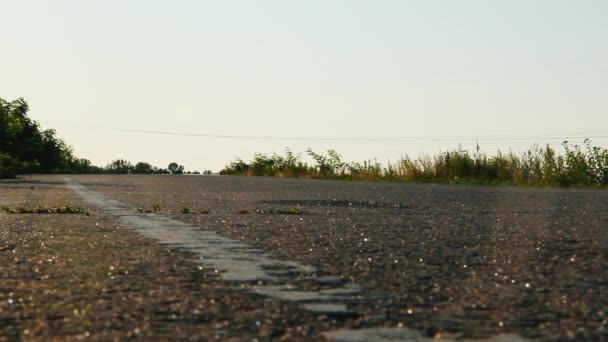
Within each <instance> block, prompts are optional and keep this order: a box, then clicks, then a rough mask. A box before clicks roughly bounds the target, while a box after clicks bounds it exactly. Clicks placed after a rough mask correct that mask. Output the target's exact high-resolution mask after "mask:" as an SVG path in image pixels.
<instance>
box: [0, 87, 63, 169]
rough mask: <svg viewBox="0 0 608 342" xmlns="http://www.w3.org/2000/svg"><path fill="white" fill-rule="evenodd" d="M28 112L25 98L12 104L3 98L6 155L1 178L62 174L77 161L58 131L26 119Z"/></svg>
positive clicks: (0, 113) (0, 127)
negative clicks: (58, 135) (20, 175)
mask: <svg viewBox="0 0 608 342" xmlns="http://www.w3.org/2000/svg"><path fill="white" fill-rule="evenodd" d="M28 111H29V106H28V104H27V102H26V101H25V100H24V99H23V98H19V99H17V100H14V101H12V102H8V101H6V100H4V99H1V98H0V154H2V155H3V157H2V160H1V161H0V163H1V165H0V169H1V170H0V177H14V176H15V174H17V173H20V172H21V173H33V172H40V173H52V172H60V171H63V170H67V169H68V168H69V165H70V161H72V160H73V159H74V157H73V156H72V151H71V150H70V148H68V147H67V145H66V144H65V143H64V141H63V140H61V139H59V138H57V136H56V132H55V131H54V130H52V129H48V130H42V129H41V128H40V126H39V124H38V123H37V122H36V121H33V120H31V119H30V118H29V117H28V116H27V112H28ZM7 156H8V157H7ZM9 159H10V160H9Z"/></svg>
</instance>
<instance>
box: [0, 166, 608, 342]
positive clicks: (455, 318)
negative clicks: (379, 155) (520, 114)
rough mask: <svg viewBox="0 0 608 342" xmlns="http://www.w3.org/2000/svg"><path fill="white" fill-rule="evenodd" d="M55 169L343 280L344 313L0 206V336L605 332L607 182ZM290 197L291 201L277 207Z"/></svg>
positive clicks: (85, 223) (19, 198)
mask: <svg viewBox="0 0 608 342" xmlns="http://www.w3.org/2000/svg"><path fill="white" fill-rule="evenodd" d="M72 178H73V179H74V180H75V181H77V182H79V183H80V184H82V185H84V186H86V187H87V188H88V189H90V190H93V191H96V192H99V193H102V194H104V195H106V196H108V197H110V198H113V199H116V200H118V201H120V202H122V203H125V204H128V205H131V206H133V207H134V208H141V210H143V211H145V210H151V211H153V210H154V209H156V211H157V213H158V214H159V215H164V216H167V217H171V218H173V219H176V220H180V221H183V222H187V223H191V224H194V225H197V226H200V228H201V229H203V230H211V231H216V232H218V233H219V234H221V235H223V236H226V237H229V238H231V239H235V240H241V241H243V242H245V243H247V244H250V245H253V246H256V247H259V248H260V249H262V250H264V251H266V252H267V253H269V254H272V255H274V256H276V257H279V258H281V259H284V260H291V261H298V262H301V263H304V264H309V265H314V266H317V267H318V268H319V270H320V271H319V275H320V276H325V277H326V279H328V282H332V281H336V279H341V280H342V281H344V282H348V283H356V284H359V285H360V286H362V287H363V289H364V291H363V293H362V294H361V296H360V300H359V301H358V302H356V303H354V304H353V309H354V311H355V312H356V313H357V314H356V315H353V316H349V317H338V318H336V317H328V316H327V315H316V314H314V313H310V312H307V311H305V310H302V309H301V308H299V307H298V306H297V305H295V304H293V303H289V302H281V301H278V300H275V299H268V298H265V297H260V296H254V295H251V294H247V293H244V292H243V291H238V289H235V285H234V284H226V283H225V282H223V281H221V280H219V279H218V277H217V275H215V274H212V273H210V270H208V269H204V268H203V269H199V265H197V264H195V263H193V262H192V258H191V256H190V255H189V254H188V253H186V252H183V251H179V250H171V249H167V248H163V247H162V246H159V245H157V244H156V243H154V242H153V241H150V240H145V239H143V238H141V237H139V236H138V235H136V234H135V233H133V232H129V231H127V230H125V229H116V227H115V226H114V224H113V221H112V218H110V217H106V216H103V215H100V213H99V212H97V211H96V210H95V209H94V208H89V212H90V215H89V216H86V215H60V214H0V224H1V226H0V229H1V230H0V234H1V235H0V239H1V240H0V260H1V263H2V264H1V265H2V268H1V271H0V272H1V273H0V274H1V275H2V277H1V281H2V284H1V285H0V326H1V327H2V330H1V333H0V335H2V336H4V337H5V338H8V339H10V338H13V337H18V336H24V334H25V333H26V332H27V333H28V334H33V336H38V337H43V338H44V337H45V336H46V337H48V336H60V337H65V336H73V337H78V336H84V334H86V333H89V334H90V335H92V336H97V337H100V338H105V337H106V336H111V337H117V338H122V337H125V336H130V335H136V334H140V335H142V336H156V337H161V338H162V337H165V338H184V339H185V338H187V337H191V338H193V339H197V338H202V339H207V338H215V337H216V336H217V338H220V339H228V338H235V339H250V338H252V337H256V338H260V339H262V340H264V339H286V340H290V339H295V338H303V339H311V340H319V339H320V338H321V335H320V334H321V333H323V332H326V331H330V330H335V329H338V328H357V329H362V328H366V329H367V328H383V327H398V326H403V327H408V328H412V329H415V330H417V331H420V332H421V334H422V335H423V336H444V337H445V336H449V337H453V338H468V339H475V338H488V337H491V336H496V335H499V334H517V335H520V336H523V337H526V338H538V339H542V340H581V339H585V340H602V339H607V338H608V321H607V319H608V317H606V315H608V291H607V287H608V259H607V258H606V257H607V255H606V254H607V253H608V249H607V248H606V246H608V241H607V240H608V235H607V234H606V228H608V227H607V226H608V192H607V191H597V190H572V189H542V188H513V187H484V186H462V185H460V186H448V185H433V184H423V185H420V184H392V183H367V182H352V183H351V182H331V181H315V180H293V179H271V178H245V177H221V176H131V175H129V176H74V177H72ZM30 187H33V188H34V189H30ZM0 194H1V195H0V205H4V204H8V205H22V204H24V203H25V204H27V205H36V204H37V203H39V205H40V206H44V207H49V206H61V205H63V203H64V202H69V203H70V204H71V205H74V206H83V204H82V203H80V202H79V200H77V199H76V198H75V197H74V195H73V194H71V193H69V192H67V193H66V189H65V187H64V186H63V177H32V178H26V179H25V181H23V180H22V181H20V182H2V183H0ZM155 207H156V208H155ZM296 208H297V209H299V210H301V214H287V212H290V211H292V212H293V213H297V211H296V210H294V209H296ZM278 212H284V213H278ZM43 242H44V243H45V245H44V246H42V245H41V244H42V243H43ZM53 257H55V259H53ZM48 260H51V261H48ZM110 267H115V268H114V269H110ZM36 268H37V269H38V271H37V272H35V271H34V270H35V269H36ZM125 272H128V274H127V273H125ZM45 277H46V278H45ZM298 283H299V284H300V285H301V286H304V287H306V286H307V285H306V284H305V281H302V280H298ZM302 284H303V285H302ZM308 286H310V287H315V286H318V284H310V285H308ZM9 299H10V300H12V303H9ZM77 313H79V314H77ZM258 323H259V325H258ZM30 336H32V335H30Z"/></svg>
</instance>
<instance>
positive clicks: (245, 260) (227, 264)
mask: <svg viewBox="0 0 608 342" xmlns="http://www.w3.org/2000/svg"><path fill="white" fill-rule="evenodd" d="M65 182H66V186H67V187H68V188H69V189H70V190H72V191H74V192H75V193H76V194H77V195H78V196H79V197H80V198H81V199H82V200H83V201H84V202H86V203H87V204H89V205H92V206H95V207H97V208H99V209H100V210H101V211H102V212H104V213H105V214H108V215H110V216H112V217H114V218H115V219H116V220H118V222H120V223H121V224H123V225H125V226H126V227H127V228H128V229H130V230H133V231H136V232H138V233H139V234H141V235H142V236H144V237H147V238H152V239H155V240H157V241H158V242H159V243H160V244H166V245H169V246H171V247H175V248H182V249H185V250H187V251H189V252H191V253H193V254H194V255H196V257H197V258H196V262H197V263H200V264H202V265H204V266H207V267H210V268H213V269H214V270H217V271H218V274H219V275H220V276H221V277H222V278H223V279H224V280H226V281H229V282H237V283H243V282H247V283H255V282H257V281H260V280H261V281H266V282H271V283H273V285H254V286H253V287H252V288H251V290H250V291H251V292H252V293H255V294H258V295H262V296H267V297H273V298H277V299H280V300H284V301H291V302H298V303H300V307H301V308H302V309H304V310H307V311H310V312H314V313H325V314H328V315H344V316H351V315H356V312H355V311H354V310H353V309H352V308H350V307H349V305H348V302H351V301H354V300H356V299H357V297H358V296H361V295H363V292H364V289H363V288H362V287H360V286H359V285H357V284H353V283H350V284H346V285H345V286H343V287H332V288H329V289H328V288H324V289H321V290H318V291H303V290H301V289H299V288H297V287H294V286H293V285H287V283H288V282H289V281H290V280H295V279H297V278H298V277H303V276H304V277H306V279H308V280H312V281H314V282H316V283H318V284H324V285H326V287H327V286H337V285H340V284H341V283H342V280H341V279H340V278H336V277H317V276H316V272H317V268H316V267H314V266H310V265H305V264H301V263H298V262H294V261H284V260H278V259H275V258H273V257H272V256H270V255H269V254H266V253H264V252H263V251H261V250H259V249H257V248H255V247H253V246H250V245H247V244H245V243H242V242H240V241H236V240H232V239H229V238H226V237H223V236H221V235H219V234H217V233H215V232H211V231H204V230H201V229H200V228H199V227H197V226H194V225H191V224H186V223H183V222H181V221H177V220H173V219H169V218H166V217H162V216H159V215H156V214H151V213H140V212H138V211H136V210H135V209H133V208H131V207H129V206H127V205H125V204H122V203H120V202H118V201H116V200H113V199H111V198H109V197H107V196H104V195H102V194H100V193H97V192H94V191H91V190H88V189H87V188H86V187H84V186H82V185H80V184H78V183H77V182H75V181H73V180H72V179H70V178H67V177H66V178H65ZM237 288H238V286H237ZM323 335H324V336H325V337H326V338H329V339H333V340H336V341H347V342H356V341H427V340H430V339H428V338H425V337H423V336H422V335H421V334H420V332H418V331H415V330H411V329H408V328H405V327H402V328H372V329H354V330H349V329H341V330H337V331H330V332H326V333H324V334H323ZM491 341H494V342H497V341H501V342H504V341H524V339H523V338H521V337H519V336H517V335H499V336H496V337H494V338H493V339H491Z"/></svg>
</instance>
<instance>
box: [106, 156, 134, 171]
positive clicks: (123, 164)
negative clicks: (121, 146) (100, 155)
mask: <svg viewBox="0 0 608 342" xmlns="http://www.w3.org/2000/svg"><path fill="white" fill-rule="evenodd" d="M133 169H134V168H133V164H131V162H129V161H128V160H124V159H116V160H113V161H111V162H110V163H109V164H108V166H106V172H107V173H115V174H127V173H133Z"/></svg>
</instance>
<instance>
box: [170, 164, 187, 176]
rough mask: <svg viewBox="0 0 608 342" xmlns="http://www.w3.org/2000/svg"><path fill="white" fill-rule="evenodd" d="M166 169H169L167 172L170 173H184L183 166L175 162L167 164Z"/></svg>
mask: <svg viewBox="0 0 608 342" xmlns="http://www.w3.org/2000/svg"><path fill="white" fill-rule="evenodd" d="M167 169H168V170H169V172H171V174H172V175H181V174H183V173H184V166H183V165H178V164H177V163H176V162H173V163H171V164H169V166H167Z"/></svg>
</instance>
